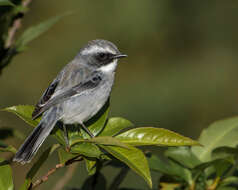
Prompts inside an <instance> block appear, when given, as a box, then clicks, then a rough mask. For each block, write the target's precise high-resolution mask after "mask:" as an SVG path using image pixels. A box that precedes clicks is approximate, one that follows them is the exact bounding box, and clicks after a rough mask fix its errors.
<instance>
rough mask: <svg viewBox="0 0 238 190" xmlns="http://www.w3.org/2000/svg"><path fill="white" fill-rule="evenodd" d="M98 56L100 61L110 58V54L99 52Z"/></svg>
mask: <svg viewBox="0 0 238 190" xmlns="http://www.w3.org/2000/svg"><path fill="white" fill-rule="evenodd" d="M97 57H98V59H99V61H106V60H107V59H109V54H107V53H99V54H98V56H97Z"/></svg>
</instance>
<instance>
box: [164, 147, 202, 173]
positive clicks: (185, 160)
mask: <svg viewBox="0 0 238 190" xmlns="http://www.w3.org/2000/svg"><path fill="white" fill-rule="evenodd" d="M165 156H167V157H169V158H171V159H173V160H175V161H177V162H178V163H180V164H182V165H183V166H185V167H187V168H190V169H192V168H194V167H195V166H197V165H199V164H201V162H200V161H199V160H198V158H197V157H196V156H195V155H194V154H193V153H192V151H191V149H190V148H189V147H171V148H169V149H168V150H167V151H166V152H165Z"/></svg>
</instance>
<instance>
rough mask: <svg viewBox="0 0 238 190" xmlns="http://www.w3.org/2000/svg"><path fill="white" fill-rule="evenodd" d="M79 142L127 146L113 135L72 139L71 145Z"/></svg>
mask: <svg viewBox="0 0 238 190" xmlns="http://www.w3.org/2000/svg"><path fill="white" fill-rule="evenodd" d="M80 142H89V143H95V144H98V145H100V144H101V145H110V146H120V147H123V148H129V147H128V146H127V145H126V144H124V143H122V142H121V141H120V140H118V139H116V138H114V137H107V136H104V137H94V138H91V139H76V140H74V141H72V144H71V146H73V145H74V144H77V143H80Z"/></svg>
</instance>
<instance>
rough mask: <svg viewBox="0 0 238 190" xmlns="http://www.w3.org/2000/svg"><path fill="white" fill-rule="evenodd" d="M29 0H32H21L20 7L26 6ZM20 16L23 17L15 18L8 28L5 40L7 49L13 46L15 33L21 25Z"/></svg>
mask: <svg viewBox="0 0 238 190" xmlns="http://www.w3.org/2000/svg"><path fill="white" fill-rule="evenodd" d="M31 1H32V0H25V1H23V2H22V7H24V8H27V7H28V5H29V4H30V2H31ZM22 17H23V15H22V16H21V17H20V18H17V19H16V20H14V22H13V24H12V27H10V28H9V30H8V37H7V40H6V42H5V49H8V48H10V47H12V46H13V43H14V38H15V34H16V32H17V30H19V28H20V27H21V22H22Z"/></svg>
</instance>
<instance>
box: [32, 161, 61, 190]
mask: <svg viewBox="0 0 238 190" xmlns="http://www.w3.org/2000/svg"><path fill="white" fill-rule="evenodd" d="M64 166H65V164H57V165H56V166H55V168H52V169H51V170H49V171H48V172H47V174H45V175H44V176H43V177H41V179H38V180H36V182H35V183H33V184H32V187H31V189H35V188H36V187H38V186H39V185H40V184H42V183H43V182H45V181H47V180H48V178H49V176H50V175H52V174H53V173H55V172H56V171H57V170H58V169H60V168H63V167H64Z"/></svg>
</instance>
